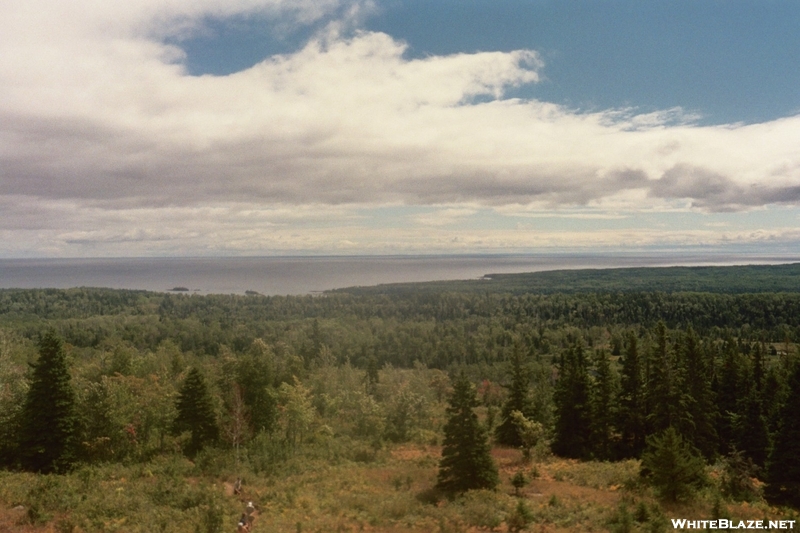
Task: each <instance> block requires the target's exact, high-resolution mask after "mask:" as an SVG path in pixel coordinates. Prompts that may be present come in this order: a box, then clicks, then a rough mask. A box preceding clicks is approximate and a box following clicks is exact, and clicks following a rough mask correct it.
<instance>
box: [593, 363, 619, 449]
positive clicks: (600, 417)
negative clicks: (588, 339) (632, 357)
mask: <svg viewBox="0 0 800 533" xmlns="http://www.w3.org/2000/svg"><path fill="white" fill-rule="evenodd" d="M616 377H617V376H616V374H615V373H614V372H613V371H612V369H611V364H610V362H609V360H608V354H607V353H606V352H605V350H598V351H597V352H595V364H594V380H593V381H592V385H591V390H590V392H591V397H590V407H591V448H592V454H593V455H594V457H596V458H597V459H612V458H613V447H612V443H613V442H612V441H613V437H612V435H613V433H614V419H615V416H616V410H617V402H616V400H617V388H618V383H617V379H616Z"/></svg>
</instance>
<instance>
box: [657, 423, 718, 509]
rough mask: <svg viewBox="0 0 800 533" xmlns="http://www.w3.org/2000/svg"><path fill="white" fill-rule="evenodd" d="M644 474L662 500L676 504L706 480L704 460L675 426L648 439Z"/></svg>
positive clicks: (689, 495) (690, 494)
mask: <svg viewBox="0 0 800 533" xmlns="http://www.w3.org/2000/svg"><path fill="white" fill-rule="evenodd" d="M642 475H643V476H644V477H646V478H647V479H648V480H649V481H650V483H651V484H652V485H653V487H654V488H655V489H656V492H657V493H658V495H659V496H660V497H661V498H663V499H665V500H669V501H672V502H676V501H683V500H687V499H688V498H689V497H691V496H692V494H694V491H695V490H696V489H697V488H699V487H700V486H701V485H703V484H704V483H705V481H706V474H705V463H704V462H703V459H702V458H701V457H700V456H699V453H697V451H696V450H695V449H694V448H693V447H692V446H690V445H689V444H687V443H686V442H684V440H683V439H682V438H681V436H680V435H679V434H678V432H677V431H676V430H675V428H673V427H670V428H667V430H666V431H664V432H663V433H661V434H660V435H651V436H650V437H648V438H647V448H646V449H645V451H644V453H643V454H642Z"/></svg>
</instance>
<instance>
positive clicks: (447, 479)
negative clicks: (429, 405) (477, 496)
mask: <svg viewBox="0 0 800 533" xmlns="http://www.w3.org/2000/svg"><path fill="white" fill-rule="evenodd" d="M477 405H478V400H477V398H476V397H475V390H474V387H473V386H472V384H471V383H470V382H469V380H468V379H467V377H466V375H465V374H464V373H462V374H461V375H460V376H459V377H458V379H457V380H456V382H455V383H454V384H453V394H452V396H451V397H450V405H449V406H448V408H447V414H448V416H449V418H448V420H447V423H446V424H445V426H444V446H443V448H442V460H441V461H440V463H439V475H438V481H437V483H436V486H437V487H438V488H439V489H440V490H442V491H444V492H446V493H449V494H455V493H459V492H465V491H468V490H473V489H494V488H495V487H496V486H497V483H498V481H499V478H498V473H497V467H496V466H495V464H494V461H493V460H492V456H491V453H490V452H491V449H490V447H489V444H488V442H487V438H486V432H485V430H484V428H483V426H482V425H481V424H480V423H479V422H478V417H477V415H476V414H475V412H474V410H473V409H474V408H475V407H476V406H477Z"/></svg>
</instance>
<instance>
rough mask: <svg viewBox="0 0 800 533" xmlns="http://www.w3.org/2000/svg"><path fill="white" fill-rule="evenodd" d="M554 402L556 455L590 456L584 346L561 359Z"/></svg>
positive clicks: (574, 349)
mask: <svg viewBox="0 0 800 533" xmlns="http://www.w3.org/2000/svg"><path fill="white" fill-rule="evenodd" d="M553 400H554V402H555V406H556V424H555V435H554V439H553V452H554V453H556V454H558V455H561V456H563V457H574V458H583V457H587V456H588V455H589V452H590V446H589V444H590V443H589V439H590V433H591V426H590V423H591V421H590V416H591V413H590V406H589V376H588V372H587V370H586V356H585V355H584V353H583V346H582V345H581V344H580V343H578V344H575V345H573V346H572V347H571V348H570V349H569V350H567V352H566V353H565V354H564V356H563V358H562V360H561V364H560V365H559V376H558V382H557V383H556V390H555V392H554V394H553Z"/></svg>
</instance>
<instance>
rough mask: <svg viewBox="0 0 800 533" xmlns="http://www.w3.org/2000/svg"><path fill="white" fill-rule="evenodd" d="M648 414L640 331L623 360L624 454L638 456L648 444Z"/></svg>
mask: <svg viewBox="0 0 800 533" xmlns="http://www.w3.org/2000/svg"><path fill="white" fill-rule="evenodd" d="M646 417H647V411H646V405H645V384H644V373H643V368H642V363H641V359H640V357H639V348H638V341H637V339H636V334H635V333H634V332H630V333H629V334H628V339H627V346H626V349H625V357H624V359H623V360H622V376H621V379H620V394H619V410H618V411H617V424H616V426H617V428H618V430H619V432H620V441H621V442H620V455H622V456H623V457H638V456H639V455H640V454H641V453H642V450H644V446H645V436H646V431H647V430H646V425H645V419H646Z"/></svg>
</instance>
